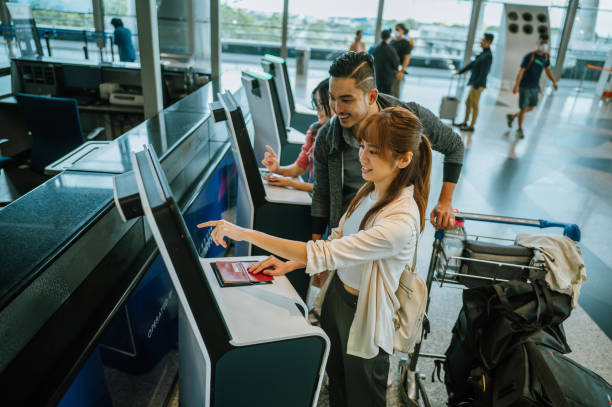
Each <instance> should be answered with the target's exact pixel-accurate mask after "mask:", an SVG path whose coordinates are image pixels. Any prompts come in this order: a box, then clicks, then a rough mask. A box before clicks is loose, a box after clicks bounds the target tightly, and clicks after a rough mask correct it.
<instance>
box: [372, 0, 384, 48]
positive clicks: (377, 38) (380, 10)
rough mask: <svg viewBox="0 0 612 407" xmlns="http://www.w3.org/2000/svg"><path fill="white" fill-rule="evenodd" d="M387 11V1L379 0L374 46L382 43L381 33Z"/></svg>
mask: <svg viewBox="0 0 612 407" xmlns="http://www.w3.org/2000/svg"><path fill="white" fill-rule="evenodd" d="M384 9H385V0H378V13H377V14H376V30H375V31H374V44H378V42H379V41H380V33H381V32H382V19H383V10H384Z"/></svg>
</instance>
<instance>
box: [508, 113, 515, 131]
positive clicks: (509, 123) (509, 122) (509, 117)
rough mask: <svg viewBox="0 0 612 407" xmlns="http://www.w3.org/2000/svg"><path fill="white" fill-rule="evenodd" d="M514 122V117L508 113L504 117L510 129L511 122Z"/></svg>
mask: <svg viewBox="0 0 612 407" xmlns="http://www.w3.org/2000/svg"><path fill="white" fill-rule="evenodd" d="M513 121H514V116H512V115H511V114H510V113H508V114H507V115H506V122H507V123H508V127H510V128H512V122H513Z"/></svg>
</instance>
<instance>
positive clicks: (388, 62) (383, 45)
mask: <svg viewBox="0 0 612 407" xmlns="http://www.w3.org/2000/svg"><path fill="white" fill-rule="evenodd" d="M380 36H381V38H382V41H381V42H380V44H378V45H377V46H376V49H374V53H373V54H372V55H373V56H374V70H375V72H376V87H377V88H378V90H379V91H380V92H382V93H386V94H389V93H391V87H392V86H393V81H394V80H395V77H396V74H397V67H398V65H399V58H398V56H397V52H395V49H393V47H392V46H391V45H389V42H390V41H391V30H383V31H382V33H381V35H380Z"/></svg>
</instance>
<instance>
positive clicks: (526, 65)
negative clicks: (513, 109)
mask: <svg viewBox="0 0 612 407" xmlns="http://www.w3.org/2000/svg"><path fill="white" fill-rule="evenodd" d="M549 51H550V47H549V37H548V34H542V35H540V39H539V40H538V45H537V48H536V50H535V51H532V52H530V53H528V54H527V55H525V56H524V57H523V62H521V69H520V70H519V73H518V75H516V81H515V82H514V88H513V89H512V93H514V94H516V93H517V92H518V94H519V109H520V110H519V111H518V112H517V113H514V114H507V115H506V120H507V122H508V127H510V128H512V122H513V121H514V119H515V118H516V117H518V131H517V132H516V135H517V137H518V138H523V137H525V135H524V133H523V120H524V119H525V113H527V112H530V111H532V110H533V109H534V108H535V107H536V106H537V104H538V93H539V92H540V77H541V76H542V71H546V75H547V76H548V78H550V80H551V81H552V83H553V87H554V88H555V90H557V81H556V80H555V75H554V74H553V71H552V69H550V57H549V54H548V53H549Z"/></svg>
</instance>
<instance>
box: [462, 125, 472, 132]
mask: <svg viewBox="0 0 612 407" xmlns="http://www.w3.org/2000/svg"><path fill="white" fill-rule="evenodd" d="M459 130H461V131H470V132H473V131H474V127H472V126H468V125H465V126H461V127H459Z"/></svg>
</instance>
